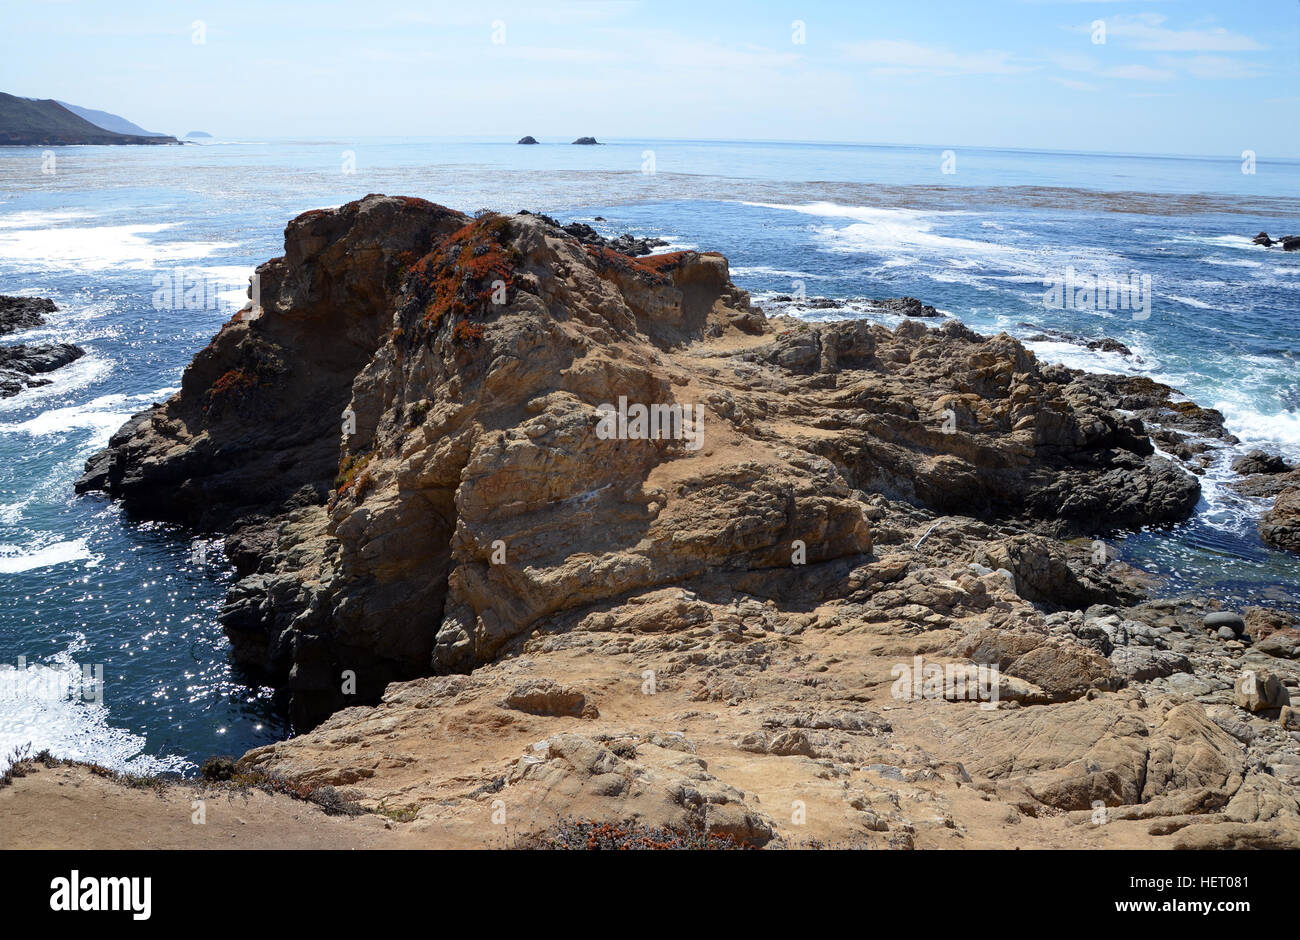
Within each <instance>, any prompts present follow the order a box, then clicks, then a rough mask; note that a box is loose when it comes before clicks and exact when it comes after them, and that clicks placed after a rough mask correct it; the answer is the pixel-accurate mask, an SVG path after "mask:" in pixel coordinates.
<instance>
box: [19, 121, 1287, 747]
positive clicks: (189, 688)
mask: <svg viewBox="0 0 1300 940" xmlns="http://www.w3.org/2000/svg"><path fill="white" fill-rule="evenodd" d="M945 151H950V153H945ZM51 153H52V154H53V156H54V160H53V163H52V164H51V163H50V161H49V160H48V159H47V158H46V155H45V154H44V153H43V152H42V151H40V150H37V149H29V148H0V293H5V294H34V295H41V296H49V297H53V298H54V299H55V301H56V302H57V303H58V304H59V307H60V311H59V312H58V313H57V314H54V315H53V316H51V317H50V318H49V319H50V322H49V324H48V326H46V327H44V328H42V329H40V330H38V331H34V332H33V333H31V334H26V335H24V336H23V337H22V339H23V340H24V341H29V340H37V341H39V340H51V339H59V340H63V341H69V342H75V343H77V344H78V345H81V346H82V347H83V348H85V349H86V350H87V355H86V356H85V357H84V358H83V359H82V360H80V361H78V362H77V363H76V364H74V365H72V366H70V367H68V368H67V369H65V370H62V371H60V372H59V373H57V374H55V375H54V376H53V379H54V381H53V383H52V384H51V385H50V386H48V387H45V388H40V389H33V390H29V391H27V392H24V393H23V394H21V395H19V396H17V397H15V398H10V399H7V400H3V401H0V763H3V760H4V758H5V756H6V755H7V754H8V753H9V751H11V750H12V749H13V748H14V747H17V746H19V745H21V744H25V743H28V742H30V743H31V744H32V745H33V746H34V747H35V748H36V749H39V748H41V747H50V748H51V749H52V750H55V751H56V752H58V753H61V754H66V755H69V756H76V757H81V758H86V759H93V760H98V761H101V762H103V763H105V764H108V765H111V766H115V767H122V768H129V769H135V770H165V769H172V770H179V771H182V772H192V771H193V770H194V767H195V764H196V762H198V761H201V760H202V759H203V758H204V757H206V756H209V755H211V754H217V753H234V754H238V753H240V752H242V751H243V750H245V749H247V748H249V747H252V746H255V745H257V744H261V743H265V742H267V741H270V740H274V739H276V738H279V737H283V736H284V734H285V733H286V732H287V727H286V724H285V721H284V717H283V712H282V711H281V709H280V706H279V703H278V701H277V697H276V696H275V695H274V694H273V693H272V692H271V690H269V689H263V688H258V687H256V686H253V685H250V684H247V682H246V681H245V679H244V677H242V676H240V675H239V674H238V673H237V672H236V671H234V670H233V669H232V667H231V666H230V664H229V662H228V660H227V645H226V641H225V639H224V638H223V636H222V634H221V630H220V627H219V625H218V624H217V621H216V611H217V609H218V606H219V603H220V599H221V597H222V596H223V594H224V592H225V589H226V586H227V584H228V581H229V577H230V574H229V572H228V571H227V570H226V569H225V568H224V566H223V564H222V563H221V560H220V552H219V550H218V549H217V548H216V547H215V546H213V545H205V544H204V543H201V542H196V541H195V540H194V538H193V536H192V534H191V533H187V532H185V531H181V530H178V529H176V528H174V527H169V526H163V525H156V524H143V523H140V522H138V521H133V520H130V519H128V518H126V517H124V516H123V514H122V513H121V512H120V511H119V509H118V508H117V507H115V506H113V505H111V504H109V503H107V502H105V501H104V500H102V499H99V498H94V497H88V498H77V497H74V496H73V493H72V482H73V480H75V479H76V477H77V476H78V474H79V473H80V470H81V466H82V463H83V462H84V460H85V458H86V457H87V456H89V455H90V454H91V453H92V452H93V451H95V450H96V449H97V448H99V447H101V446H102V445H103V444H104V443H105V442H106V441H107V439H108V437H109V435H110V434H111V433H112V432H113V431H114V430H116V429H117V427H119V426H120V424H121V423H122V422H123V421H124V420H125V419H126V418H127V417H129V416H130V415H131V414H133V413H134V412H136V411H138V410H140V409H141V408H142V407H144V406H146V405H147V404H149V403H150V402H154V401H161V400H162V399H164V398H165V397H166V396H167V395H169V394H170V393H171V392H172V391H173V390H175V388H176V387H177V386H178V384H179V380H180V375H181V372H182V370H183V369H184V367H185V366H186V364H187V363H188V362H189V361H190V359H191V358H192V356H193V355H194V353H195V352H196V351H197V350H199V349H200V348H201V347H202V346H203V345H204V344H205V343H206V342H207V341H208V339H209V338H210V337H211V336H212V335H213V334H214V333H215V332H216V330H217V328H218V327H219V325H220V324H221V323H222V322H223V321H224V320H226V319H228V318H229V316H230V315H231V313H232V312H233V311H234V310H235V309H237V308H238V307H239V306H240V305H242V303H243V298H244V290H245V287H246V285H247V278H248V276H249V274H251V272H252V269H253V267H254V266H255V265H256V264H258V263H260V262H262V261H264V260H266V259H267V258H270V257H273V256H275V255H278V254H280V253H281V251H282V233H283V228H284V225H285V223H286V222H287V221H288V220H289V219H290V218H291V217H292V216H294V215H296V214H297V213H299V212H303V211H305V210H308V209H313V208H319V207H322V206H329V205H338V204H340V203H343V202H345V201H347V200H349V199H354V198H357V197H359V196H361V195H364V194H366V193H369V192H387V193H400V194H406V195H416V196H423V197H425V198H429V199H432V200H434V201H436V202H441V203H444V204H447V205H450V206H454V207H456V208H459V209H463V210H466V211H474V210H477V209H480V208H485V207H486V208H494V209H498V210H501V211H514V210H517V209H524V208H526V209H530V210H533V211H543V212H547V213H549V214H552V215H554V216H556V217H558V218H560V219H561V220H562V221H572V220H582V221H587V222H591V223H592V224H594V225H595V226H596V227H597V228H598V229H601V230H602V231H605V232H607V233H609V234H616V233H619V232H623V231H631V232H635V233H638V234H645V235H658V236H661V237H664V238H666V239H668V240H670V242H672V244H673V245H674V246H688V247H698V248H701V249H709V250H717V251H721V252H722V253H724V254H725V255H727V257H728V258H729V259H730V261H731V265H732V274H733V278H734V280H735V281H736V282H737V283H738V284H740V285H741V286H742V287H745V288H747V289H749V290H750V291H751V292H752V293H753V294H754V296H755V299H756V300H757V301H758V302H759V303H760V304H761V305H767V306H768V307H769V309H774V310H775V309H777V308H781V309H785V310H787V311H788V312H791V313H794V314H796V315H803V316H808V317H818V316H824V315H826V314H824V313H820V312H817V311H813V310H810V309H807V308H804V307H801V306H799V305H798V304H795V305H794V306H792V307H789V306H787V305H782V304H776V305H775V306H773V302H772V298H774V297H776V296H780V295H792V294H796V295H797V294H798V293H799V292H800V291H801V290H802V291H803V292H804V293H805V294H806V295H808V296H810V297H816V296H827V297H836V298H843V299H854V298H869V297H892V296H899V295H904V294H909V295H912V296H916V297H919V298H921V299H923V300H924V301H926V302H927V303H931V304H934V305H935V306H937V307H938V308H939V309H940V310H943V311H945V312H947V313H949V314H950V315H952V316H956V317H959V318H961V319H962V320H964V321H965V322H967V323H968V324H969V325H971V326H972V327H973V328H975V329H977V330H980V331H982V332H996V331H998V330H1006V331H1008V332H1010V333H1012V334H1015V335H1018V336H1021V337H1022V338H1024V337H1028V336H1032V335H1035V334H1037V333H1038V332H1039V330H1038V327H1051V328H1054V329H1060V330H1066V331H1070V332H1073V333H1077V334H1081V335H1084V336H1087V337H1092V338H1099V337H1102V336H1109V337H1113V338H1115V339H1118V340H1120V341H1122V342H1124V343H1125V344H1127V345H1128V346H1129V347H1130V348H1131V349H1132V350H1133V353H1134V355H1132V356H1129V357H1124V356H1120V355H1118V354H1113V353H1103V352H1093V351H1089V350H1087V349H1085V348H1083V347H1081V346H1078V345H1074V344H1070V343H1064V342H1035V343H1032V344H1031V346H1032V348H1034V349H1035V351H1036V352H1037V353H1038V354H1039V355H1040V356H1041V357H1042V358H1045V359H1050V360H1056V361H1063V362H1066V363H1067V364H1069V365H1072V366H1075V367H1080V368H1088V369H1092V370H1097V371H1113V372H1131V373H1140V374H1147V375H1150V376H1152V377H1153V378H1156V379H1159V380H1161V381H1165V382H1169V383H1170V384H1172V385H1174V386H1175V387H1177V388H1179V389H1181V390H1182V391H1183V392H1184V393H1185V394H1186V395H1188V396H1189V397H1190V398H1192V399H1194V400H1196V401H1197V402H1199V403H1201V404H1205V405H1211V406H1214V407H1217V408H1220V409H1221V410H1222V411H1223V412H1224V414H1225V415H1226V417H1227V422H1228V427H1229V429H1230V430H1231V431H1232V432H1233V433H1235V434H1236V435H1237V436H1239V437H1240V438H1241V440H1242V445H1241V447H1240V448H1237V449H1236V450H1235V451H1234V452H1233V453H1226V454H1223V455H1222V456H1221V457H1220V458H1219V460H1218V461H1217V463H1216V464H1215V465H1213V466H1212V467H1210V468H1209V470H1208V471H1207V473H1206V476H1205V478H1204V484H1205V498H1204V499H1203V500H1202V503H1201V505H1200V507H1198V510H1197V513H1196V516H1195V518H1194V519H1192V520H1190V521H1189V522H1187V523H1185V524H1183V525H1180V526H1177V527H1175V528H1173V529H1171V530H1166V531H1161V532H1141V533H1133V534H1131V535H1130V536H1128V537H1127V538H1126V539H1125V540H1124V541H1123V545H1122V553H1123V556H1124V557H1125V558H1126V560H1129V561H1133V562H1135V563H1139V564H1142V565H1144V566H1145V567H1148V568H1150V569H1151V570H1153V571H1156V572H1158V573H1160V574H1162V575H1165V576H1166V577H1167V578H1168V586H1169V589H1170V590H1175V589H1192V590H1197V591H1202V592H1208V593H1213V594H1216V595H1218V596H1220V597H1222V598H1224V600H1225V601H1226V602H1228V603H1235V604H1239V603H1245V602H1250V601H1256V602H1258V601H1264V602H1268V603H1274V604H1279V605H1285V606H1291V607H1296V608H1300V578H1297V573H1296V566H1295V560H1294V558H1291V557H1288V556H1284V555H1281V554H1280V553H1277V552H1273V551H1270V550H1269V549H1267V548H1265V547H1264V546H1263V545H1262V544H1261V543H1260V541H1259V539H1258V537H1257V535H1256V533H1255V528H1254V524H1255V518H1256V516H1257V514H1258V512H1259V510H1260V508H1261V504H1260V503H1259V502H1258V501H1252V500H1247V499H1243V498H1240V497H1235V496H1233V495H1232V494H1231V493H1230V492H1229V491H1228V490H1227V489H1226V488H1225V483H1226V482H1228V481H1229V480H1230V479H1231V477H1230V475H1229V473H1228V467H1227V465H1228V462H1229V461H1230V458H1231V456H1233V454H1234V453H1238V452H1241V451H1244V450H1247V449H1250V448H1252V447H1257V446H1262V447H1266V448H1268V449H1271V450H1276V451H1280V452H1282V453H1284V454H1287V455H1289V456H1291V457H1293V458H1300V374H1298V373H1297V361H1296V356H1297V354H1298V353H1300V303H1297V299H1298V298H1300V253H1297V254H1290V255H1288V254H1284V253H1282V252H1281V251H1280V250H1278V249H1271V250H1269V249H1264V248H1261V247H1259V246H1255V245H1253V244H1251V241H1250V236H1252V235H1254V234H1255V233H1256V232H1258V231H1260V230H1267V231H1268V232H1270V233H1271V234H1272V235H1274V236H1277V235H1280V234H1292V233H1300V162H1297V161H1289V162H1288V161H1276V160H1269V159H1268V158H1267V156H1264V155H1262V156H1261V157H1260V158H1259V160H1258V162H1257V164H1256V166H1255V172H1254V173H1243V172H1242V169H1243V163H1242V160H1241V159H1239V158H1238V157H1236V156H1234V155H1229V156H1225V157H1222V158H1217V157H1161V156H1143V155H1123V154H1080V153H1048V152H1035V151H1013V150H984V149H970V148H960V147H950V146H945V145H936V146H933V147H889V146H865V145H856V144H800V143H756V142H727V141H612V142H610V143H608V144H607V145H605V146H599V147H574V146H569V145H567V144H562V143H555V144H550V143H543V144H542V145H540V146H536V147H521V146H517V145H515V144H513V143H511V142H508V141H504V140H502V141H469V140H441V139H439V140H433V139H430V140H410V139H387V140H384V139H368V140H359V141H349V140H303V141H294V140H276V141H264V140H248V141H238V140H232V141H220V140H218V141H212V142H209V143H205V144H203V145H197V146H185V147H148V148H132V147H67V148H58V149H56V150H54V151H51ZM945 168H947V169H949V170H952V171H953V172H944V170H945ZM49 170H53V172H48V171H49ZM597 216H599V217H602V218H603V219H604V221H602V222H596V221H594V220H595V218H596V217H597ZM1069 270H1073V271H1075V272H1076V273H1077V274H1078V275H1081V276H1082V275H1087V274H1091V275H1097V276H1101V277H1105V278H1112V279H1114V278H1119V277H1124V278H1128V277H1130V276H1132V275H1136V276H1138V277H1139V279H1142V278H1150V284H1151V304H1150V307H1149V309H1147V310H1144V311H1139V313H1145V314H1147V315H1146V316H1145V317H1143V316H1138V317H1135V316H1134V315H1133V314H1134V311H1131V310H1124V309H1116V310H1110V309H1103V310H1101V311H1097V310H1093V309H1077V308H1065V309H1059V308H1055V307H1049V306H1045V304H1044V293H1045V286H1046V285H1045V282H1049V281H1052V280H1056V279H1063V278H1065V277H1066V272H1067V271H1069ZM160 298H161V299H162V301H164V302H157V301H159V299H160ZM851 309H858V313H857V314H856V315H873V314H870V313H868V312H867V310H866V308H865V306H862V307H860V308H858V307H855V305H851ZM837 315H842V314H837ZM881 319H882V320H883V321H884V322H887V323H888V322H891V321H890V318H888V317H881ZM9 341H12V339H10V340H9ZM20 657H21V658H22V659H21V662H20ZM20 664H21V665H22V666H23V667H24V668H23V669H22V670H18V669H16V668H12V667H17V666H19V665H20ZM34 664H41V665H42V666H48V667H50V668H52V669H56V670H62V672H60V673H58V675H60V676H72V675H75V672H74V670H75V667H76V666H79V665H88V664H89V665H97V666H102V667H103V676H104V683H103V687H102V693H103V694H102V701H82V700H75V701H74V700H70V699H71V697H70V696H69V697H63V698H58V697H55V696H50V695H45V696H39V695H32V694H30V692H31V689H32V688H33V687H34V685H35V683H37V682H38V681H40V680H41V679H42V677H44V678H48V677H49V675H51V673H48V672H44V673H43V672H42V670H41V669H40V668H39V667H37V666H35V665H34ZM6 667H9V668H6Z"/></svg>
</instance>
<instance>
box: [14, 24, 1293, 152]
mask: <svg viewBox="0 0 1300 940" xmlns="http://www.w3.org/2000/svg"><path fill="white" fill-rule="evenodd" d="M0 91H6V92H9V93H11V94H16V95H22V96H26V97H33V98H57V99H60V100H63V101H69V102H72V103H74V104H78V105H82V106H84V107H89V108H97V109H100V110H105V111H110V112H113V113H115V114H120V115H122V116H123V117H126V118H128V119H129V120H132V121H134V122H136V123H137V124H140V125H141V126H143V127H145V128H147V129H149V130H154V131H162V132H165V133H172V134H176V135H181V134H184V133H186V132H188V131H191V130H203V131H208V132H210V133H212V134H215V135H217V136H219V137H231V138H248V137H259V138H267V137H321V138H333V137H339V138H355V137H359V136H402V135H409V136H461V137H483V138H487V139H504V138H515V137H520V136H523V135H524V134H531V135H533V136H535V137H538V138H539V139H543V140H566V139H572V138H574V137H577V136H580V135H593V136H595V137H597V138H612V139H617V138H626V139H664V138H686V139H747V140H801V141H803V140H810V141H818V140H820V141H851V142H865V143H892V144H916V145H936V146H967V147H1024V148H1034V149H1049V150H1084V151H1092V150H1096V151H1112V152H1114V151H1120V152H1128V153H1177V154H1224V155H1240V153H1241V152H1242V151H1243V150H1253V151H1255V152H1256V153H1257V154H1259V156H1260V158H1261V159H1266V158H1268V157H1289V158H1296V157H1300V0H1213V2H1206V0H1148V2H1144V3H1130V2H1124V0H980V2H975V0H966V2H955V0H905V2H898V0H883V2H882V0H843V2H838V3H830V2H811V0H795V2H768V0H744V2H718V0H694V2H636V0H611V2H599V0H563V2H546V0H534V2H530V3H498V2H494V0H470V2H461V3H439V2H434V0H425V2H384V0H367V2H358V0H311V2H275V0H252V2H245V0H235V2H219V0H202V2H195V3H191V2H186V0H165V2H147V0H111V2H105V0H26V2H22V3H19V2H17V0H4V9H3V12H0Z"/></svg>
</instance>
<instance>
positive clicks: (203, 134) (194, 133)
mask: <svg viewBox="0 0 1300 940" xmlns="http://www.w3.org/2000/svg"><path fill="white" fill-rule="evenodd" d="M185 136H186V137H211V136H212V135H211V134H209V133H208V132H207V131H190V132H189V133H188V134H186V135H185Z"/></svg>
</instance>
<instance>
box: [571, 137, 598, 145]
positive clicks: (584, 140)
mask: <svg viewBox="0 0 1300 940" xmlns="http://www.w3.org/2000/svg"><path fill="white" fill-rule="evenodd" d="M574 143H575V144H581V145H582V146H584V147H591V146H594V145H595V144H598V143H600V141H598V140H597V139H596V138H594V137H579V138H578V139H577V140H575V141H574Z"/></svg>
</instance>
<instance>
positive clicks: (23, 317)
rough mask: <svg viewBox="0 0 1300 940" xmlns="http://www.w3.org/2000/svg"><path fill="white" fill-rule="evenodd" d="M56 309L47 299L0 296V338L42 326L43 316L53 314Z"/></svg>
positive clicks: (52, 302)
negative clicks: (7, 334)
mask: <svg viewBox="0 0 1300 940" xmlns="http://www.w3.org/2000/svg"><path fill="white" fill-rule="evenodd" d="M58 309H59V308H58V307H56V306H55V305H54V301H52V300H50V299H49V298H48V297H9V296H5V295H0V336H3V335H4V334H6V333H15V332H17V331H18V330H30V329H34V328H35V327H38V326H43V325H44V323H45V314H47V313H54V312H55V311H56V310H58Z"/></svg>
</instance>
